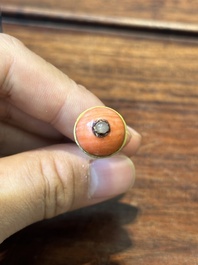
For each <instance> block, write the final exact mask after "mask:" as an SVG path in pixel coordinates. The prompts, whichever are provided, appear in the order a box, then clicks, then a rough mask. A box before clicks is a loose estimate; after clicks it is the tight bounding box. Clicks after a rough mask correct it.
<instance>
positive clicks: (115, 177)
mask: <svg viewBox="0 0 198 265" xmlns="http://www.w3.org/2000/svg"><path fill="white" fill-rule="evenodd" d="M134 180H135V168H134V165H133V163H132V161H131V160H130V159H129V158H128V157H126V156H122V155H117V156H114V157H109V158H103V159H97V160H95V161H93V162H92V163H91V165H90V189H89V195H90V197H91V198H105V197H113V196H116V195H119V194H122V193H124V192H126V191H127V190H128V189H129V188H130V187H131V186H132V185H133V184H134Z"/></svg>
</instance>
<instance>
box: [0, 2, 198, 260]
mask: <svg viewBox="0 0 198 265" xmlns="http://www.w3.org/2000/svg"><path fill="white" fill-rule="evenodd" d="M6 2H7V1H6ZM8 2H11V1H8ZM21 2H22V1H21ZM62 2H63V1H62ZM62 2H61V3H62ZM65 2H67V4H68V5H69V4H70V5H72V4H71V3H72V1H65ZM74 2H75V1H74ZM76 2H79V3H81V4H82V3H83V2H82V1H76ZM88 2H89V1H88ZM110 2H111V3H112V4H113V3H114V5H115V2H113V1H110ZM125 2H126V3H129V1H123V3H125ZM132 2H134V5H135V3H136V2H135V1H132ZM151 2H152V1H148V3H151ZM176 2H177V1H172V3H176ZM178 2H179V1H178ZM180 2H181V3H183V5H182V6H183V7H184V6H185V8H186V10H190V8H191V5H190V4H189V1H180ZM14 3H17V1H14ZM32 3H33V2H32ZM34 3H36V2H34ZM49 3H50V2H48V4H49ZM90 3H91V2H90ZM94 3H96V1H95V2H93V4H92V5H91V4H90V6H92V10H95V12H99V10H98V9H96V6H95V5H94ZM163 3H164V7H165V6H169V5H171V1H163ZM191 3H192V5H193V4H194V5H196V3H197V2H196V1H191ZM32 5H35V4H32ZM43 5H44V6H45V5H47V3H46V2H45V1H42V2H41V4H40V6H41V7H42V6H43ZM73 6H74V4H73ZM38 7H39V6H38ZM84 8H87V7H86V5H85V6H84ZM116 8H118V7H117V6H116V5H115V10H116ZM119 8H121V7H119ZM76 9H77V7H76ZM90 9H91V7H90ZM71 11H73V10H71ZM165 11H166V9H165ZM178 12H179V11H178ZM125 14H126V16H128V13H127V5H126V6H125V5H124V4H123V6H122V16H125ZM191 14H192V15H191V16H190V14H188V13H186V14H183V17H186V18H187V17H188V18H189V21H190V20H191V19H193V14H194V12H193V11H192V12H191ZM105 15H107V13H105ZM138 15H139V14H137V16H138ZM140 17H141V16H140ZM196 18H197V16H196ZM171 19H175V20H176V18H174V17H172V18H171ZM8 20H9V19H8ZM8 20H7V21H8ZM19 22H20V24H9V23H5V24H4V31H5V32H6V33H9V34H11V35H14V36H16V37H17V38H19V39H20V40H22V41H23V42H24V43H25V44H26V45H27V46H28V47H29V48H30V49H32V50H33V51H35V52H36V53H37V54H39V55H41V56H42V57H44V58H45V59H46V60H48V61H49V62H51V63H53V64H54V65H55V66H57V67H58V68H60V69H61V70H62V71H63V72H65V73H67V74H68V75H69V76H70V77H71V78H73V79H74V80H75V81H76V82H78V83H81V84H83V85H84V86H86V87H87V88H88V89H90V90H91V91H92V92H93V93H95V94H96V95H97V96H98V97H100V98H101V99H102V100H103V101H104V102H105V103H106V104H107V105H108V106H110V107H113V108H115V109H117V110H118V111H119V112H120V113H121V114H122V115H123V116H124V117H125V119H126V121H127V123H128V124H129V125H131V126H133V127H134V128H135V129H136V130H138V131H139V132H140V133H141V134H142V136H143V143H142V147H141V149H140V150H139V152H138V155H137V156H136V157H134V159H133V160H134V162H135V165H136V172H137V179H136V183H135V186H134V188H133V189H131V190H130V191H129V192H128V193H127V194H125V195H124V196H122V197H120V198H116V199H115V200H112V201H109V202H106V203H103V204H101V205H97V206H94V207H90V208H87V209H82V210H78V211H76V212H73V213H68V214H65V215H63V216H60V217H57V218H55V219H53V220H49V221H44V222H41V223H38V224H35V225H32V226H31V227H28V228H26V229H24V230H23V231H21V232H19V233H17V234H15V235H14V236H12V237H11V238H9V239H8V240H6V241H5V242H4V243H3V244H2V245H1V246H0V261H1V264H36V265H39V264H52V265H54V264H58V265H62V264H69V265H82V264H83V265H103V264H104V265H106V264H109V265H131V264H137V265H145V264H146V265H150V264H152V265H161V264H168V265H178V264H186V265H187V264H188V265H189V264H190V265H196V264H198V178H197V175H198V174H197V173H198V162H197V158H198V140H197V135H198V75H197V70H198V36H196V35H194V36H188V37H187V36H185V35H183V36H182V35H181V34H180V35H179V36H178V35H177V34H176V35H175V34H174V32H169V33H167V32H164V33H163V32H160V33H157V32H155V31H154V32H152V31H149V32H146V31H145V32H142V31H140V32H138V31H137V30H133V28H131V29H128V30H122V29H119V30H117V31H116V29H113V30H112V29H109V28H105V26H103V27H102V28H94V27H86V26H85V25H83V26H80V25H75V26H74V25H67V24H66V25H62V26H61V27H60V25H59V24H56V25H55V24H53V25H52V24H50V25H49V24H48V25H45V24H44V25H38V23H37V25H33V22H32V21H31V23H28V21H26V24H28V25H25V24H24V23H25V21H23V20H22V19H21V20H20V21H19ZM193 22H195V20H193ZM30 24H31V25H30Z"/></svg>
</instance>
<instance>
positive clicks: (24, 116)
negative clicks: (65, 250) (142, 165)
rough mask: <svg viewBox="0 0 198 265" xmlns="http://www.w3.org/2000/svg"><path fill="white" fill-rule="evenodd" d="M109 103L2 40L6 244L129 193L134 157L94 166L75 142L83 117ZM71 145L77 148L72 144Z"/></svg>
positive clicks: (0, 188) (0, 168)
mask: <svg viewBox="0 0 198 265" xmlns="http://www.w3.org/2000/svg"><path fill="white" fill-rule="evenodd" d="M96 105H103V103H102V102H101V101H100V100H99V99H98V98H97V97H95V96H94V95H93V94H92V93H91V92H89V91H88V90H86V89H85V88H84V87H82V86H80V85H77V84H76V83H75V82H74V81H72V80H71V79H69V78H68V77H67V76H66V75H64V74H63V73H62V72H60V71H59V70H57V69H56V68H55V67H54V66H52V65H50V64H49V63H47V62H46V61H44V60H43V59H41V58H40V57H38V56H37V55H35V54H34V53H33V52H31V51H30V50H28V49H27V48H26V47H25V46H24V45H23V44H22V43H21V42H20V41H18V40H17V39H15V38H13V37H11V36H8V35H6V34H0V155H1V159H0V205H1V207H0V242H2V241H3V240H5V239H6V238H7V237H9V236H10V235H11V234H13V233H15V232H16V231H18V230H20V229H22V228H23V227H25V226H27V225H29V224H32V223H34V222H37V221H39V220H42V219H45V218H51V217H53V216H56V215H58V214H61V213H63V212H66V211H70V210H73V209H77V208H79V207H84V206H88V205H92V204H95V203H98V202H101V201H104V200H107V199H109V198H111V197H113V196H115V195H118V194H120V193H123V192H125V191H126V190H127V189H128V188H129V187H131V186H132V184H133V183H134V178H135V172H134V166H133V163H132V162H131V160H130V159H129V157H130V156H132V155H133V154H135V152H136V151H137V149H138V147H139V145H140V141H141V137H140V135H139V134H138V133H137V132H135V131H134V130H133V129H130V128H129V131H130V133H131V134H132V141H130V142H129V144H128V145H127V146H126V147H125V148H124V151H123V153H122V154H119V155H116V156H114V157H110V158H105V159H98V160H95V161H92V162H91V161H90V159H89V158H88V157H87V156H86V155H85V154H83V152H82V151H81V150H80V149H79V148H78V147H77V146H76V144H73V143H68V142H67V139H71V140H73V127H74V123H75V121H76V119H77V117H78V115H79V114H80V113H81V112H82V111H84V110H86V109H87V108H90V107H92V106H96ZM70 142H71V141H70Z"/></svg>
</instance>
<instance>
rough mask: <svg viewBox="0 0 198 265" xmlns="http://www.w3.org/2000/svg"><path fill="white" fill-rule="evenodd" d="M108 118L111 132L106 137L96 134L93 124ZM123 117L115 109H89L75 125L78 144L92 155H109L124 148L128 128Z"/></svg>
mask: <svg viewBox="0 0 198 265" xmlns="http://www.w3.org/2000/svg"><path fill="white" fill-rule="evenodd" d="M100 119H102V120H106V121H108V123H109V125H110V132H109V134H108V135H106V136H105V137H102V138H100V137H97V136H95V135H94V133H93V130H92V126H93V123H94V122H96V121H97V120H100ZM125 127H126V126H125V122H124V120H123V118H122V117H121V116H120V115H119V114H118V113H117V112H116V111H115V110H113V109H110V108H107V107H95V108H92V109H88V110H87V111H85V112H84V113H82V115H81V116H80V117H79V119H78V120H77V123H76V125H75V138H76V141H77V144H78V145H79V147H80V148H82V149H83V150H84V151H85V152H86V153H88V154H90V155H92V156H98V157H103V156H109V155H112V154H113V153H115V152H117V151H119V150H120V148H122V146H123V144H124V142H125V137H126V128H125Z"/></svg>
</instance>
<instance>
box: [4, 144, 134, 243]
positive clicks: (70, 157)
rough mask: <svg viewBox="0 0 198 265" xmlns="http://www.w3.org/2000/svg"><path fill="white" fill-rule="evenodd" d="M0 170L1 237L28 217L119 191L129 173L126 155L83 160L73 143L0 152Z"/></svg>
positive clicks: (34, 218)
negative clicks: (2, 154)
mask: <svg viewBox="0 0 198 265" xmlns="http://www.w3.org/2000/svg"><path fill="white" fill-rule="evenodd" d="M19 165H20V166H19ZM0 172H1V174H0V183H1V193H0V202H1V207H0V220H1V222H0V231H1V232H0V241H1V242H2V241H3V240H4V239H5V238H7V237H8V236H10V235H11V234H13V233H15V232H16V231H18V230H20V229H22V228H23V227H25V226H27V225H29V224H31V223H34V222H36V221H39V220H42V219H44V218H51V217H53V216H56V215H58V214H61V213H63V212H66V211H70V210H73V209H76V208H79V207H83V206H87V205H91V204H95V203H98V202H101V201H104V200H106V199H108V198H111V197H113V196H115V195H118V194H120V193H123V192H125V191H126V190H127V189H128V188H129V187H131V186H132V185H133V183H134V178H135V172H134V167H133V164H132V162H131V160H130V159H129V158H127V157H125V156H120V155H118V156H115V157H111V158H105V159H99V160H95V161H89V160H88V159H87V157H86V156H84V155H83V154H82V152H81V151H80V150H79V149H78V148H77V147H76V146H74V145H67V147H66V146H65V145H57V146H53V147H49V148H44V149H41V150H37V151H31V152H26V153H21V154H18V155H15V156H12V157H6V158H2V159H1V160H0Z"/></svg>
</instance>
